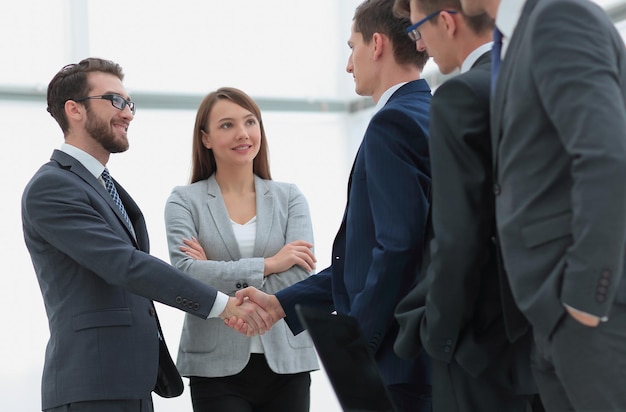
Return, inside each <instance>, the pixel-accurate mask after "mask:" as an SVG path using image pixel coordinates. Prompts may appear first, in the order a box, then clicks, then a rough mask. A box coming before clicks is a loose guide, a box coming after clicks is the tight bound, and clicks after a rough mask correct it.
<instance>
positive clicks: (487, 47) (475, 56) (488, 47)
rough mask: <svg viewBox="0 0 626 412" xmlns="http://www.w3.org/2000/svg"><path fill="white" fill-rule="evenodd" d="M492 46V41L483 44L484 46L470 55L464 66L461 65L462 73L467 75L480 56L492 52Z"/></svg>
mask: <svg viewBox="0 0 626 412" xmlns="http://www.w3.org/2000/svg"><path fill="white" fill-rule="evenodd" d="M491 46H493V42H492V41H490V42H487V43H485V44H483V45H482V46H479V47H477V48H476V49H474V51H473V52H471V53H470V54H468V55H467V57H466V58H465V60H464V61H463V64H462V65H461V73H465V72H466V71H469V69H471V68H472V66H473V65H474V64H475V63H476V60H478V58H479V57H480V56H482V55H483V54H485V53H487V52H488V51H489V50H491Z"/></svg>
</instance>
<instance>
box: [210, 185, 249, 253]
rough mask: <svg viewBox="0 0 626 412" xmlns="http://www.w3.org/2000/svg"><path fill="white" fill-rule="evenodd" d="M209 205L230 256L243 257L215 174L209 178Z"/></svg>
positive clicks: (217, 230)
mask: <svg viewBox="0 0 626 412" xmlns="http://www.w3.org/2000/svg"><path fill="white" fill-rule="evenodd" d="M207 207H208V209H209V214H210V215H211V218H212V219H213V224H214V225H215V227H216V233H215V235H216V236H220V237H221V238H222V242H224V246H226V250H228V254H229V255H230V258H231V259H232V260H239V259H240V258H241V252H240V251H239V244H238V243H237V239H235V232H233V226H232V223H231V221H230V216H229V215H228V211H227V210H226V204H225V203H224V198H223V197H222V191H221V190H220V187H219V185H218V184H217V181H216V180H215V175H212V176H211V177H209V179H208V180H207Z"/></svg>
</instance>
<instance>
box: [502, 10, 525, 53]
mask: <svg viewBox="0 0 626 412" xmlns="http://www.w3.org/2000/svg"><path fill="white" fill-rule="evenodd" d="M524 4H526V0H501V1H500V5H499V6H498V12H497V14H496V26H497V27H498V29H499V30H500V32H501V33H502V36H503V37H502V57H503V58H504V55H505V54H506V50H507V49H508V47H509V41H510V40H511V36H513V32H514V31H515V27H517V22H518V21H519V18H520V16H521V15H522V8H523V7H524Z"/></svg>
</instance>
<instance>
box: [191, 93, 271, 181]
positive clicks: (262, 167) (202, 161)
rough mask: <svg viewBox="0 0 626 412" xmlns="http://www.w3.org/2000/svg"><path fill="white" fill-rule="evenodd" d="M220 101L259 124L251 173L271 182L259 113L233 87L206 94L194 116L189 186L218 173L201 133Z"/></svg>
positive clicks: (245, 95)
mask: <svg viewBox="0 0 626 412" xmlns="http://www.w3.org/2000/svg"><path fill="white" fill-rule="evenodd" d="M219 100H229V101H231V102H233V103H235V104H236V105H238V106H241V107H243V108H244V109H246V110H249V111H250V112H251V113H252V114H253V115H254V116H255V117H256V118H257V120H258V121H259V128H260V129H261V144H260V147H259V153H257V155H256V157H255V158H254V161H253V163H252V170H253V172H254V174H256V175H257V176H259V177H261V178H263V179H267V180H271V179H272V177H271V175H270V165H269V155H268V148H267V138H266V137H265V129H264V128H263V120H262V119H261V109H259V106H258V105H257V104H256V103H255V102H254V100H252V98H251V97H250V96H248V95H247V94H246V93H244V92H242V91H241V90H239V89H235V88H234V87H222V88H219V89H217V90H216V91H214V92H211V93H209V94H208V95H207V96H206V97H205V98H204V99H203V100H202V103H200V106H199V107H198V112H197V113H196V123H195V126H194V128H193V142H192V147H191V156H192V158H191V165H192V166H191V179H190V181H191V183H195V182H198V181H200V180H204V179H208V178H209V176H211V175H212V174H213V173H215V171H216V170H217V164H216V163H215V155H214V154H213V150H212V149H207V148H206V147H205V146H204V142H203V141H202V133H203V132H204V133H208V132H209V130H208V126H209V117H210V115H211V111H212V110H213V107H214V106H215V103H217V102H218V101H219Z"/></svg>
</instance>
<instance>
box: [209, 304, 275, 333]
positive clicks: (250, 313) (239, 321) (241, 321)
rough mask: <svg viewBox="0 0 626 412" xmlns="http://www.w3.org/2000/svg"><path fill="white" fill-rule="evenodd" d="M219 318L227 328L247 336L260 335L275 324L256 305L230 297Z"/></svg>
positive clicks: (270, 317)
mask: <svg viewBox="0 0 626 412" xmlns="http://www.w3.org/2000/svg"><path fill="white" fill-rule="evenodd" d="M220 318H222V319H223V320H224V323H225V324H226V325H227V326H229V327H231V328H233V329H235V330H236V331H238V332H240V333H244V334H246V335H247V336H254V335H262V334H264V333H265V332H267V331H268V330H270V328H271V327H272V325H273V324H274V323H275V321H274V320H273V318H272V316H270V315H269V314H268V313H267V312H266V311H265V310H264V309H263V308H262V307H260V306H259V305H257V304H256V303H254V302H252V301H251V300H249V299H245V300H241V301H240V300H238V299H237V298H232V297H231V298H228V303H227V304H226V308H225V309H224V311H223V312H222V313H221V314H220Z"/></svg>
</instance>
